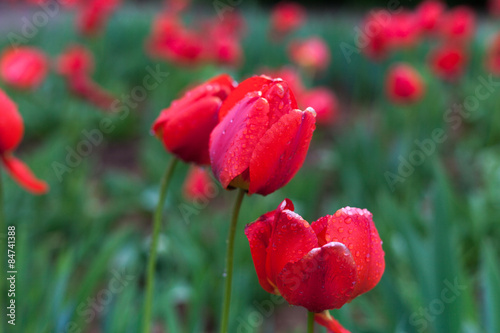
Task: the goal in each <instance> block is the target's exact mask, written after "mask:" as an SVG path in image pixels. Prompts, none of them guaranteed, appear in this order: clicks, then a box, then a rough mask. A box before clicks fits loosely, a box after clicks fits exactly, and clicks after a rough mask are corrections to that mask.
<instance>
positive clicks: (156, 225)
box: [142, 157, 179, 333]
mask: <svg viewBox="0 0 500 333" xmlns="http://www.w3.org/2000/svg"><path fill="white" fill-rule="evenodd" d="M178 161H179V160H178V159H177V158H175V157H172V158H171V159H170V162H169V164H168V166H167V169H166V170H165V173H164V174H163V177H162V179H161V185H160V195H159V197H158V204H157V206H156V211H155V214H154V217H153V235H152V240H151V248H150V252H149V259H148V266H147V275H146V295H145V298H144V314H143V315H144V317H143V325H142V332H143V333H150V332H151V310H152V307H153V289H154V274H155V263H156V250H157V247H158V238H159V236H160V229H161V217H162V212H163V204H164V202H165V198H166V195H167V189H168V185H169V183H170V180H171V179H172V175H173V173H174V169H175V166H176V165H177V162H178Z"/></svg>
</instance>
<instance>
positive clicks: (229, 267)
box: [220, 189, 245, 333]
mask: <svg viewBox="0 0 500 333" xmlns="http://www.w3.org/2000/svg"><path fill="white" fill-rule="evenodd" d="M244 195H245V190H242V189H240V190H239V192H238V197H237V198H236V201H235V203H234V208H233V216H232V218H231V225H230V226H229V235H228V238H227V250H226V269H225V274H224V276H225V278H226V281H225V283H224V303H223V305H222V320H221V328H220V332H221V333H227V329H228V325H229V308H230V305H231V285H232V282H233V257H234V235H235V234H236V225H237V223H238V214H239V213H240V207H241V203H242V201H243V197H244Z"/></svg>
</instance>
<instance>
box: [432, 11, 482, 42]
mask: <svg viewBox="0 0 500 333" xmlns="http://www.w3.org/2000/svg"><path fill="white" fill-rule="evenodd" d="M440 31H441V35H442V36H443V37H444V38H446V39H448V40H449V41H452V42H454V43H456V42H467V41H469V40H471V39H472V38H473V37H474V34H475V31H476V15H475V13H474V11H473V10H472V9H471V8H469V7H466V6H458V7H456V8H454V9H452V10H450V11H449V12H448V13H446V14H445V15H444V16H443V19H442V20H441V24H440Z"/></svg>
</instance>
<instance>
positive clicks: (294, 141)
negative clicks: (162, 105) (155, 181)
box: [210, 76, 316, 195]
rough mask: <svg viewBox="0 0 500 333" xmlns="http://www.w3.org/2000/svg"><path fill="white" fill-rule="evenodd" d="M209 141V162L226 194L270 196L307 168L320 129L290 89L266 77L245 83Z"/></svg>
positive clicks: (224, 108) (311, 112)
mask: <svg viewBox="0 0 500 333" xmlns="http://www.w3.org/2000/svg"><path fill="white" fill-rule="evenodd" d="M219 118H220V119H221V122H220V123H219V124H218V125H217V126H216V127H215V129H214V130H213V132H212V134H211V136H210V160H211V164H212V170H213V172H214V175H215V177H216V178H217V179H218V180H219V181H220V182H221V184H222V186H223V187H224V188H226V189H227V188H229V187H231V188H234V187H239V188H242V189H245V190H248V193H249V194H253V193H258V194H262V195H267V194H269V193H272V192H274V191H276V190H277V189H279V188H281V187H283V186H284V185H286V184H287V183H288V182H289V181H290V180H291V179H292V178H293V176H294V175H295V174H296V173H297V171H298V170H299V169H300V167H301V166H302V164H303V162H304V160H305V157H306V154H307V150H308V148H309V143H310V142H311V138H312V134H313V131H314V129H315V122H316V117H315V112H314V110H313V109H311V108H308V109H306V110H305V111H301V110H298V109H297V102H296V101H295V97H294V95H293V93H292V91H291V90H290V89H289V88H288V84H287V83H286V82H285V81H283V80H281V79H271V78H269V77H266V76H260V77H252V78H250V79H247V80H245V81H243V82H242V83H241V84H240V85H239V86H238V87H237V88H236V89H235V90H234V91H233V92H232V93H231V95H229V97H228V98H227V100H226V101H225V102H224V104H223V105H222V108H221V110H220V114H219Z"/></svg>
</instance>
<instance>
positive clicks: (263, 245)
mask: <svg viewBox="0 0 500 333" xmlns="http://www.w3.org/2000/svg"><path fill="white" fill-rule="evenodd" d="M284 209H289V210H292V211H293V209H294V207H293V203H292V201H290V200H289V199H285V200H284V201H283V202H282V203H281V204H280V205H279V206H278V208H276V209H275V210H273V211H271V212H269V213H266V214H264V215H262V216H261V217H259V218H258V219H257V221H255V222H253V223H251V224H249V225H247V226H246V228H245V235H246V236H247V238H248V242H249V243H250V252H251V253H252V260H253V264H254V266H255V271H256V272H257V277H258V278H259V283H260V285H261V287H262V288H263V289H264V290H265V291H267V292H268V293H271V294H279V292H278V290H277V289H276V286H273V285H272V284H271V283H270V281H269V279H268V277H267V272H266V261H267V248H268V246H269V242H270V240H271V236H272V231H273V228H274V225H275V223H274V222H275V217H276V215H277V214H280V213H281V211H282V210H284Z"/></svg>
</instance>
